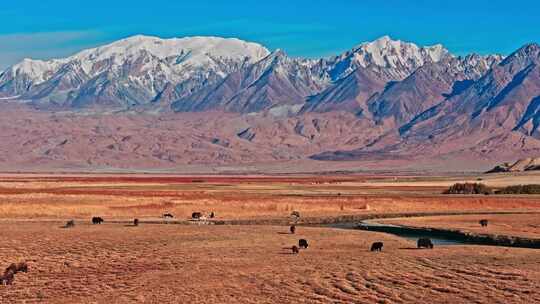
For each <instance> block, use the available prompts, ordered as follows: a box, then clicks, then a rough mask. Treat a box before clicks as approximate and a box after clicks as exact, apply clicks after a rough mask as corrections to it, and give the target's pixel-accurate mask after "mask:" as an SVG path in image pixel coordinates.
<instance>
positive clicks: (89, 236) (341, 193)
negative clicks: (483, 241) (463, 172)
mask: <svg viewBox="0 0 540 304" xmlns="http://www.w3.org/2000/svg"><path fill="white" fill-rule="evenodd" d="M478 178H482V179H483V182H485V183H486V184H491V185H493V186H504V185H507V184H515V183H521V182H522V181H523V180H528V181H531V182H535V181H536V180H538V179H539V178H540V176H539V175H534V174H526V175H519V176H511V175H490V176H481V177H479V176H446V177H445V176H441V177H433V176H432V177H421V176H374V175H357V176H351V175H347V176H339V175H335V176H309V175H303V176H301V175H297V176H201V175H199V176H170V175H50V174H49V175H47V174H42V175H36V174H4V175H2V176H1V177H0V231H1V234H0V266H1V267H7V266H8V265H9V264H10V263H12V262H19V261H27V262H28V264H29V272H28V273H19V274H17V275H16V278H15V282H14V284H13V285H9V286H0V302H2V303H41V302H42V303H186V302H190V303H470V302H474V303H535V302H540V293H539V290H540V283H539V282H540V251H539V250H534V249H519V248H506V247H493V246H469V245H466V246H465V245H455V246H454V245H453V246H436V248H435V249H433V250H417V249H415V243H414V242H412V241H408V240H405V239H402V238H399V237H397V236H392V235H388V234H382V233H376V232H367V231H359V230H344V229H334V228H315V227H305V226H298V227H297V232H296V234H294V235H293V234H290V233H289V227H288V226H285V225H283V226H270V225H188V224H187V223H188V218H189V217H190V215H191V213H192V212H195V211H200V212H203V213H205V214H208V213H209V212H211V211H214V212H215V214H216V216H217V218H216V220H230V221H241V220H249V221H252V223H253V224H257V223H259V224H260V223H264V221H266V220H271V219H284V220H285V221H286V222H287V223H289V222H292V219H291V217H290V214H291V212H292V211H299V212H300V214H301V219H306V218H311V219H324V218H332V217H337V216H364V215H380V214H389V213H424V212H427V213H433V212H503V211H504V212H507V211H510V212H524V213H530V214H529V215H527V214H525V215H520V216H522V219H526V220H517V218H516V217H515V215H474V216H472V215H464V216H460V217H457V219H458V220H456V221H454V220H452V219H453V218H451V217H444V218H443V219H444V220H441V221H432V220H431V219H434V218H431V217H430V218H424V219H409V220H410V221H411V223H412V221H415V220H416V221H419V222H421V223H425V225H428V226H429V225H432V224H433V225H435V224H437V225H442V226H443V227H453V226H454V225H458V226H462V225H469V224H470V225H473V224H472V223H475V222H477V219H479V218H481V217H482V218H484V217H489V219H491V220H492V221H493V226H490V227H489V229H494V230H493V231H495V232H497V233H499V232H500V233H505V234H510V235H519V234H520V233H522V232H523V231H522V230H523V227H525V226H527V227H528V228H527V229H528V230H527V233H529V234H528V236H530V237H537V235H540V222H538V220H537V219H538V217H537V216H536V215H532V214H533V213H536V212H538V211H540V203H539V202H540V200H539V199H538V197H537V196H496V195H492V196H483V195H482V196H445V195H441V194H440V193H441V192H442V189H444V188H445V187H447V186H448V185H450V184H452V183H454V182H457V181H465V180H477V179H478ZM164 213H172V214H174V216H175V219H174V221H178V222H179V223H183V224H186V225H175V224H167V222H168V221H169V222H170V221H173V220H164V219H163V218H161V215H163V214H164ZM92 216H101V217H103V218H104V219H105V223H104V224H102V225H92V224H91V223H90V219H91V217H92ZM133 218H139V219H140V220H141V224H140V225H139V226H138V227H135V226H133V225H132V224H130V222H131V221H132V220H133ZM70 219H74V220H75V227H73V228H63V226H64V224H65V223H66V221H67V220H70ZM497 222H499V223H497ZM151 223H154V224H151ZM519 223H522V224H523V225H519ZM503 224H504V225H503ZM471 227H472V226H471ZM300 238H305V239H307V240H308V242H309V248H308V249H305V250H301V251H300V254H298V255H293V254H292V253H291V246H293V245H297V243H298V240H299V239H300ZM376 241H382V242H384V248H383V251H382V252H370V251H369V248H370V246H371V244H372V243H373V242H376Z"/></svg>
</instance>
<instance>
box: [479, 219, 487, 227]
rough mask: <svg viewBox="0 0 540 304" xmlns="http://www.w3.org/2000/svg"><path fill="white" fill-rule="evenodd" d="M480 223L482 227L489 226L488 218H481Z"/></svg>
mask: <svg viewBox="0 0 540 304" xmlns="http://www.w3.org/2000/svg"><path fill="white" fill-rule="evenodd" d="M479 223H480V226H482V227H487V225H488V220H485V219H484V220H480V222H479Z"/></svg>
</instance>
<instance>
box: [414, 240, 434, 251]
mask: <svg viewBox="0 0 540 304" xmlns="http://www.w3.org/2000/svg"><path fill="white" fill-rule="evenodd" d="M417 247H418V248H429V249H433V243H432V242H431V239H428V238H421V239H418V242H417Z"/></svg>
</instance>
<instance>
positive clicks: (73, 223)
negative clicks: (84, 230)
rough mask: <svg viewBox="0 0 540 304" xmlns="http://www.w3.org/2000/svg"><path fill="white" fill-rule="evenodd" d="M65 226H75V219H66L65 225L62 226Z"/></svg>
mask: <svg viewBox="0 0 540 304" xmlns="http://www.w3.org/2000/svg"><path fill="white" fill-rule="evenodd" d="M64 227H66V228H72V227H75V221H74V220H71V221H68V222H67V223H66V226H64Z"/></svg>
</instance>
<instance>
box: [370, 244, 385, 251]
mask: <svg viewBox="0 0 540 304" xmlns="http://www.w3.org/2000/svg"><path fill="white" fill-rule="evenodd" d="M382 248H383V242H375V243H373V244H372V245H371V251H382Z"/></svg>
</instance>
